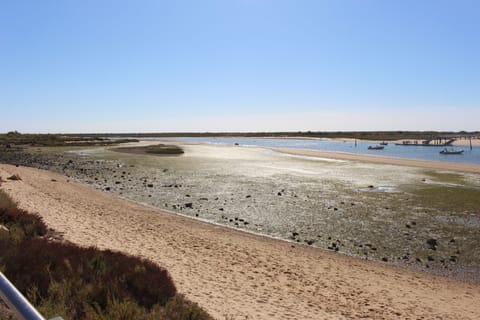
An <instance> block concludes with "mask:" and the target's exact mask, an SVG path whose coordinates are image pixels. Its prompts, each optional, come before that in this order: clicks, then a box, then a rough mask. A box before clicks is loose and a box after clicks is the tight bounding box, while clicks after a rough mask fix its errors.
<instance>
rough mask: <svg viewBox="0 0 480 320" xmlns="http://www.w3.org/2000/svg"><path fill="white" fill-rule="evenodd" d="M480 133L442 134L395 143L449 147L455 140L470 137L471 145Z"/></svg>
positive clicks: (398, 144)
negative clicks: (425, 138) (420, 139)
mask: <svg viewBox="0 0 480 320" xmlns="http://www.w3.org/2000/svg"><path fill="white" fill-rule="evenodd" d="M479 137H480V135H478V134H475V135H473V134H442V135H438V136H434V137H432V138H431V139H427V140H422V141H420V142H419V141H418V140H413V141H411V140H404V141H402V142H401V143H395V145H397V146H421V147H448V146H450V145H452V143H453V142H455V141H456V140H460V139H465V140H467V139H469V140H470V146H471V142H472V139H478V138H479Z"/></svg>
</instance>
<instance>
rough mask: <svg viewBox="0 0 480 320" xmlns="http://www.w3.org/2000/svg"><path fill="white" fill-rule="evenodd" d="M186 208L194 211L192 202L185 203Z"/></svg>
mask: <svg viewBox="0 0 480 320" xmlns="http://www.w3.org/2000/svg"><path fill="white" fill-rule="evenodd" d="M185 208H190V209H192V208H193V203H191V202H189V203H185Z"/></svg>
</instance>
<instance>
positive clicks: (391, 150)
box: [152, 138, 480, 164]
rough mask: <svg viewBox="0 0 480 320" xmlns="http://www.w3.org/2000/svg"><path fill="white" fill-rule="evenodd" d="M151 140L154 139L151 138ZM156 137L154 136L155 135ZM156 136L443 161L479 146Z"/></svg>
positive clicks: (479, 159)
mask: <svg viewBox="0 0 480 320" xmlns="http://www.w3.org/2000/svg"><path fill="white" fill-rule="evenodd" d="M152 140H153V139H152ZM155 140H157V139H155ZM158 140H182V141H193V142H205V143H211V144H227V145H231V144H234V143H238V144H239V145H242V146H258V147H270V148H290V149H308V150H321V151H337V152H348V153H357V154H366V155H378V156H385V157H394V158H404V159H419V160H430V161H442V162H457V163H473V164H480V147H473V149H472V150H470V147H469V146H468V147H450V148H449V149H452V148H453V149H455V150H464V153H463V154H460V155H443V154H440V153H439V152H440V151H441V150H442V149H443V147H417V146H397V145H395V144H393V143H389V144H388V145H387V146H385V148H384V149H383V150H368V146H372V145H375V144H374V143H371V142H364V141H357V146H355V143H354V142H350V141H347V142H343V141H336V140H304V139H264V138H261V139H258V138H170V139H166V138H162V139H158Z"/></svg>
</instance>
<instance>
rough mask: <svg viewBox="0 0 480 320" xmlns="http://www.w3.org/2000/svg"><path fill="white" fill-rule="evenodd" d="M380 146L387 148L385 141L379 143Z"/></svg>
mask: <svg viewBox="0 0 480 320" xmlns="http://www.w3.org/2000/svg"><path fill="white" fill-rule="evenodd" d="M380 145H381V146H388V142H385V141H383V142H380Z"/></svg>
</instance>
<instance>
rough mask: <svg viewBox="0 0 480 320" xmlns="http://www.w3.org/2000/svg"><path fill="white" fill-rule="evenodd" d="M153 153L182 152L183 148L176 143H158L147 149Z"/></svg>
mask: <svg viewBox="0 0 480 320" xmlns="http://www.w3.org/2000/svg"><path fill="white" fill-rule="evenodd" d="M145 151H146V152H147V153H151V154H182V153H183V150H182V148H180V147H178V146H174V145H166V144H157V145H154V146H148V147H147V148H146V150H145Z"/></svg>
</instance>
